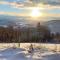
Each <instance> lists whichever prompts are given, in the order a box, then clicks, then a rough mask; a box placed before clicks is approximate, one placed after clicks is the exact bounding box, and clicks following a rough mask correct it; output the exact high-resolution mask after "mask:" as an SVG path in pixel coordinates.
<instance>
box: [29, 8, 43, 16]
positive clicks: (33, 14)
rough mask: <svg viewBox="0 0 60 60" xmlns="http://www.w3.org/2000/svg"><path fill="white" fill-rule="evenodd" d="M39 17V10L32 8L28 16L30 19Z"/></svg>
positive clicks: (40, 13)
mask: <svg viewBox="0 0 60 60" xmlns="http://www.w3.org/2000/svg"><path fill="white" fill-rule="evenodd" d="M41 15H42V12H41V11H40V9H39V8H33V9H32V11H31V14H30V16H31V17H40V16H41Z"/></svg>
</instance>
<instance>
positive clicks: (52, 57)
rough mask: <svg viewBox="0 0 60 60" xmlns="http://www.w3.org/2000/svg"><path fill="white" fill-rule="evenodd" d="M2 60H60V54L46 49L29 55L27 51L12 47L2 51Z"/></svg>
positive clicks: (0, 52) (0, 51)
mask: <svg viewBox="0 0 60 60" xmlns="http://www.w3.org/2000/svg"><path fill="white" fill-rule="evenodd" d="M0 60H60V53H56V52H53V51H49V50H48V49H45V48H41V49H39V48H34V51H33V52H32V53H28V51H27V50H26V49H23V48H12V47H11V48H5V49H3V50H0Z"/></svg>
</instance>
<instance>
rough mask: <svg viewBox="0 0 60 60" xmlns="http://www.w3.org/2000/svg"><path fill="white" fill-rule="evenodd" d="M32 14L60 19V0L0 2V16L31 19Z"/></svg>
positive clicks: (8, 0) (4, 0)
mask: <svg viewBox="0 0 60 60" xmlns="http://www.w3.org/2000/svg"><path fill="white" fill-rule="evenodd" d="M38 10H39V11H38ZM34 11H35V12H34ZM34 14H37V16H38V14H39V17H60V0H0V15H9V16H31V17H32V15H33V16H35V15H34Z"/></svg>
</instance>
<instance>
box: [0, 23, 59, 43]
mask: <svg viewBox="0 0 60 60" xmlns="http://www.w3.org/2000/svg"><path fill="white" fill-rule="evenodd" d="M13 42H15V43H20V42H22V43H24V42H42V43H44V42H60V34H59V33H57V34H53V33H52V34H51V33H50V30H49V28H48V27H46V26H43V25H41V24H40V22H39V23H37V25H36V27H27V28H25V27H23V28H20V27H19V28H16V29H14V28H13V26H9V27H6V28H4V27H0V43H13Z"/></svg>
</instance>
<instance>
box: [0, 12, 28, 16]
mask: <svg viewBox="0 0 60 60" xmlns="http://www.w3.org/2000/svg"><path fill="white" fill-rule="evenodd" d="M0 15H9V16H28V15H27V14H23V13H22V14H21V13H16V12H3V11H1V12H0Z"/></svg>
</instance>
